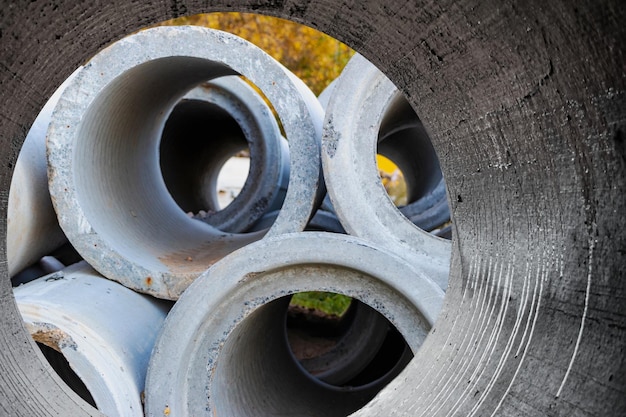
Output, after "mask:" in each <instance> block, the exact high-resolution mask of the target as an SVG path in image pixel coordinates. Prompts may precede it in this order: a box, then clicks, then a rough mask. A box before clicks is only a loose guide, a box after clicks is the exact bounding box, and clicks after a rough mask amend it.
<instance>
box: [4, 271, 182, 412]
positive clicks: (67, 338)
mask: <svg viewBox="0 0 626 417" xmlns="http://www.w3.org/2000/svg"><path fill="white" fill-rule="evenodd" d="M14 293H15V298H16V301H17V306H18V308H19V310H20V312H21V313H22V317H23V320H24V322H25V324H26V328H27V329H28V330H29V332H30V334H31V336H32V337H33V339H34V340H35V341H36V342H37V343H39V344H42V345H45V346H46V347H47V349H46V348H44V349H43V350H44V352H46V351H47V355H46V356H48V357H50V356H52V359H53V361H54V363H53V364H52V365H53V367H54V366H55V365H56V368H58V369H59V371H60V373H61V376H62V377H64V379H66V380H67V378H68V377H70V378H72V376H71V374H72V373H75V375H76V376H78V378H80V381H82V383H83V384H84V386H85V388H86V389H87V391H88V393H85V392H80V390H77V393H78V394H79V395H81V396H83V398H85V399H86V400H87V401H88V400H89V397H91V398H93V401H94V402H95V405H96V406H97V408H98V409H99V410H100V411H102V412H103V413H105V414H106V415H109V416H120V417H121V416H128V417H131V416H134V417H140V416H143V407H142V400H141V393H142V391H143V389H144V383H145V376H146V369H147V366H148V360H149V358H150V353H151V351H152V346H153V344H154V341H155V338H156V335H157V333H158V331H159V329H160V327H161V324H162V323H163V320H164V319H165V316H166V314H167V311H168V310H169V307H170V305H169V303H167V302H164V301H161V300H156V299H153V298H151V297H148V296H145V295H142V294H138V293H136V292H133V291H131V290H129V289H128V288H126V287H124V286H122V285H120V284H118V283H115V282H112V281H110V280H107V279H105V278H103V277H101V276H100V275H99V274H97V273H96V272H95V271H94V270H93V269H92V268H91V267H90V266H89V265H87V264H86V263H85V262H79V263H77V264H74V265H72V266H70V267H68V268H65V269H64V270H62V271H58V272H55V273H53V274H50V275H47V276H44V277H41V278H39V279H37V280H34V281H32V282H30V283H27V284H24V285H21V286H19V287H16V288H15V290H14ZM50 349H52V351H54V352H56V353H57V354H56V355H55V354H53V353H52V352H50ZM59 355H62V356H63V357H64V358H65V360H66V361H67V363H68V364H69V367H70V368H71V369H67V367H65V366H64V365H63V364H62V363H60V362H62V361H61V358H59ZM72 371H73V372H72ZM73 385H74V386H80V384H79V383H77V381H74V384H73ZM87 394H88V395H87Z"/></svg>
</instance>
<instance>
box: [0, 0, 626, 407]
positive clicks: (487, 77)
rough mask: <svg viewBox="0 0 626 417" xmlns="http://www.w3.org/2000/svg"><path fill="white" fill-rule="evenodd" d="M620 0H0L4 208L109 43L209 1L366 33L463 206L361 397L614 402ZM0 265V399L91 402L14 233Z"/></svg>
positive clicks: (618, 366)
mask: <svg viewBox="0 0 626 417" xmlns="http://www.w3.org/2000/svg"><path fill="white" fill-rule="evenodd" d="M622 3H623V2H622V1H619V0H596V1H584V0H568V1H564V0H554V1H550V2H545V1H512V2H502V1H495V0H449V1H445V2H426V1H421V0H416V1H411V2H407V1H399V0H388V1H385V2H380V1H363V2H354V1H347V0H337V1H333V2H329V1H320V0H310V1H274V0H258V1H253V2H251V1H249V0H208V1H196V0H180V1H175V2H155V1H147V0H136V1H132V2H129V1H127V0H110V1H109V2H107V3H106V7H103V4H100V3H97V2H93V1H87V0H74V1H56V2H54V3H51V2H50V1H45V0H34V1H32V2H12V3H9V4H7V5H6V7H4V8H3V9H2V13H0V29H1V31H2V40H1V43H2V48H0V62H1V63H2V65H0V85H1V86H2V88H0V96H1V97H2V100H0V117H2V122H1V123H0V149H1V152H0V189H2V190H3V194H2V196H3V197H2V198H0V211H1V215H0V219H6V214H7V195H6V190H8V189H9V185H10V179H11V173H12V171H13V167H15V162H16V160H17V155H18V152H19V149H20V146H21V144H22V142H23V140H24V137H25V136H26V133H27V132H28V129H29V128H30V126H31V124H32V123H33V120H34V119H35V116H36V115H37V113H38V112H39V110H40V109H41V108H42V106H43V105H44V104H45V102H46V100H47V99H48V97H50V95H51V94H52V92H53V91H54V90H55V89H56V88H57V87H58V86H59V85H60V84H61V83H62V82H63V80H64V79H65V78H67V77H68V76H69V75H70V73H71V72H72V71H73V70H74V69H75V68H77V67H78V66H79V65H81V64H82V63H84V62H86V61H87V60H88V59H89V58H90V57H91V56H93V54H95V53H96V52H97V51H98V50H99V49H100V48H102V46H103V45H108V44H110V43H112V42H114V41H116V40H117V39H120V38H121V37H122V36H124V35H126V34H128V33H134V32H135V31H138V30H139V29H141V28H142V27H145V26H147V25H151V24H154V23H157V22H160V21H163V20H166V19H169V18H174V17H180V16H182V15H188V14H193V13H200V12H212V11H218V10H219V11H223V10H230V11H243V12H251V13H263V14H270V15H275V16H278V17H282V18H285V19H291V20H295V21H298V22H302V23H305V24H307V25H309V26H311V27H315V28H317V29H319V30H321V31H323V32H326V33H328V34H329V35H331V36H334V37H335V38H337V39H339V40H340V41H342V42H344V43H346V44H347V45H349V46H350V47H352V48H354V49H355V50H357V51H358V52H359V53H361V54H362V55H363V56H365V57H366V58H368V59H369V60H370V61H371V62H372V63H373V64H375V65H376V66H377V67H378V68H379V69H380V70H381V71H383V72H384V73H385V74H386V75H387V76H388V77H389V78H390V80H392V81H393V83H394V84H395V85H396V86H397V87H398V88H399V89H400V90H401V91H402V92H403V93H404V94H405V95H406V97H407V98H408V100H409V101H410V102H411V105H412V106H413V108H414V109H415V110H416V112H417V114H419V116H420V120H421V121H422V122H423V123H424V125H425V126H426V127H427V129H428V132H429V134H430V136H431V139H432V141H433V145H434V147H435V149H436V150H437V154H438V155H439V160H440V163H441V167H442V170H443V173H444V177H445V180H446V186H447V188H448V194H449V196H450V200H449V202H450V210H451V212H452V214H453V216H454V224H453V228H454V231H453V241H452V257H451V259H452V261H451V268H450V281H449V283H450V285H449V288H448V290H447V292H446V298H445V300H444V307H443V310H442V312H441V314H440V315H439V319H438V320H437V323H436V324H435V327H434V328H433V329H432V331H431V333H430V334H429V337H428V338H427V340H426V342H425V343H424V344H423V345H422V347H421V349H420V350H419V351H418V352H417V353H416V356H415V358H414V359H413V360H412V362H411V364H410V366H409V367H407V368H406V369H405V371H404V373H403V374H402V376H401V378H396V380H394V381H392V383H391V385H390V386H388V387H387V388H385V389H384V390H383V391H381V393H380V394H379V395H378V396H377V398H375V400H374V401H373V402H372V403H370V404H369V405H368V406H366V407H365V408H364V409H363V410H360V411H359V412H358V414H357V415H359V416H377V417H378V416H389V415H391V416H402V417H418V416H423V417H431V416H478V415H482V416H511V417H527V416H533V417H534V416H551V417H569V416H572V415H576V416H614V415H616V414H619V412H620V411H621V410H624V409H626V378H625V377H624V375H626V372H625V371H624V343H623V341H624V340H626V311H625V308H626V306H625V304H624V294H625V293H626V275H625V272H626V268H625V261H624V257H623V255H622V254H623V248H624V247H625V246H626V217H624V216H623V215H620V214H621V213H625V212H626V200H625V199H624V195H626V163H625V159H624V155H626V150H625V149H626V142H625V141H626V136H625V134H624V132H626V117H625V115H624V109H625V108H626V93H625V91H626V78H624V71H623V69H624V68H625V67H626V54H625V53H624V45H626V25H624V24H623V22H624V21H625V20H626V8H624V7H623V6H622ZM181 46H183V45H181ZM3 221H4V220H3ZM3 225H4V223H1V222H0V231H1V232H2V233H6V230H5V229H4V228H3V227H4V226H3ZM4 237H5V238H6V235H5V236H4ZM4 241H5V240H4V239H2V242H4ZM500 271H502V274H501V273H500ZM0 272H1V274H2V279H1V280H0V315H1V316H2V322H1V323H0V334H1V335H0V414H2V415H10V416H15V417H32V416H45V417H52V416H59V415H63V416H77V417H78V416H80V417H82V416H86V415H100V414H99V413H97V411H95V410H94V409H93V408H91V407H87V406H86V404H85V403H84V402H82V401H77V400H76V398H75V396H74V395H71V393H70V394H68V390H67V388H66V387H64V385H63V384H60V383H59V380H58V378H53V377H51V371H50V367H49V366H48V365H46V364H45V363H44V362H42V361H41V360H40V356H36V355H35V354H34V351H33V348H34V347H33V345H32V343H29V342H28V340H29V339H30V336H29V335H28V333H27V332H26V331H25V329H24V326H23V322H22V319H21V316H20V315H19V313H18V312H17V310H16V307H15V302H14V299H13V296H12V290H11V286H10V280H9V276H8V270H7V264H6V251H5V250H2V251H0ZM174 357H177V356H174ZM413 364H415V365H413ZM425 371H427V372H425ZM323 401H325V400H323ZM161 411H162V410H161ZM160 416H162V414H160Z"/></svg>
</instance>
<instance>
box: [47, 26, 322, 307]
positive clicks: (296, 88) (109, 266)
mask: <svg viewBox="0 0 626 417" xmlns="http://www.w3.org/2000/svg"><path fill="white" fill-rule="evenodd" d="M237 73H239V74H243V75H245V76H247V77H248V79H249V80H251V81H252V82H253V83H255V84H256V85H257V86H258V87H259V88H260V89H261V90H262V91H263V92H264V93H265V95H266V96H267V97H268V99H269V100H270V101H271V102H272V103H273V105H274V108H275V109H276V111H277V112H278V115H279V117H280V118H281V121H282V124H283V126H284V129H285V132H286V136H287V139H288V140H289V146H290V155H291V164H292V165H291V175H290V180H289V188H288V191H287V195H286V197H285V202H284V204H283V209H282V210H281V212H280V214H279V216H278V218H277V220H276V222H274V225H273V226H272V229H271V230H270V231H269V233H270V234H272V233H282V232H286V231H298V230H302V229H303V228H304V227H305V226H306V223H307V221H308V219H309V217H310V215H311V212H312V210H313V208H314V206H315V204H316V201H317V199H318V195H317V187H318V178H319V176H320V162H319V132H320V130H319V129H320V123H321V107H320V105H319V103H318V101H317V99H316V98H315V97H314V96H313V94H312V93H311V92H310V90H308V89H307V88H306V87H305V86H304V84H302V82H301V81H299V80H297V79H295V77H294V76H293V75H290V73H289V71H287V70H286V69H285V68H284V67H283V66H282V65H280V64H279V63H278V62H276V61H275V60H273V59H272V58H271V57H270V56H269V55H267V54H265V53H264V52H262V51H261V50H260V49H258V48H257V47H255V46H253V45H252V44H250V43H248V42H246V41H244V40H243V39H241V38H238V37H235V36H233V35H230V34H227V33H224V32H219V31H214V30H210V29H206V28H199V27H160V28H155V29H151V30H146V31H142V32H140V33H137V34H135V35H133V36H130V37H128V38H126V39H124V40H122V41H120V42H117V43H115V44H114V45H112V46H110V47H108V48H106V49H104V50H103V51H102V52H100V53H99V54H98V55H96V56H95V57H94V58H93V59H92V60H91V61H90V62H89V63H88V64H87V65H86V66H85V69H84V70H83V71H82V72H81V73H80V74H79V75H78V76H77V77H76V79H75V80H74V81H73V82H72V84H71V85H70V86H68V88H67V90H66V91H65V93H64V94H63V96H62V97H61V99H60V100H59V104H58V106H57V108H56V110H55V116H54V120H53V121H52V123H51V125H50V129H49V133H48V161H49V180H50V192H51V195H52V196H53V201H54V203H55V208H56V210H57V213H58V215H59V222H60V224H61V227H62V228H63V230H64V231H65V233H66V235H67V237H68V239H69V240H70V241H71V242H72V244H73V245H74V247H75V248H76V249H77V250H78V252H79V253H80V254H81V255H82V256H83V257H84V258H85V259H86V260H87V261H88V262H89V263H90V264H91V265H92V266H93V267H94V268H95V269H96V270H98V271H99V272H100V273H101V274H102V275H104V276H106V277H107V278H110V279H113V280H116V281H118V282H121V283H123V284H124V285H126V286H128V287H130V288H133V289H136V290H138V291H141V292H145V293H149V294H152V295H155V296H158V297H162V298H167V299H176V298H177V297H178V296H179V295H180V294H181V292H182V291H183V290H184V289H185V288H186V287H187V286H188V285H189V283H190V282H191V281H193V279H195V278H196V277H197V276H198V275H199V274H200V273H201V272H202V271H204V270H205V269H206V268H207V267H208V266H209V265H211V264H212V263H214V262H215V261H217V260H218V259H220V258H222V257H223V256H224V255H226V254H228V253H229V252H231V251H233V250H235V249H237V248H239V247H242V246H244V245H246V244H247V243H250V242H252V241H255V240H258V239H260V238H261V237H262V236H263V233H256V234H252V233H249V234H228V233H224V232H222V231H220V230H218V229H216V228H214V227H211V226H210V225H208V224H205V223H203V222H199V221H196V220H193V219H190V218H189V217H188V216H187V215H186V214H185V212H184V211H183V210H181V209H180V207H179V206H178V205H177V204H176V202H175V201H174V200H173V199H172V198H171V196H170V194H169V192H168V191H167V188H166V186H165V184H164V181H163V179H162V176H161V173H160V167H159V158H158V143H159V137H160V133H161V130H162V128H163V125H164V123H165V120H166V118H167V115H168V114H169V112H170V111H171V109H172V108H173V107H174V105H175V104H176V103H177V102H178V101H179V100H180V99H181V97H183V96H184V95H185V94H186V93H187V91H189V90H190V89H192V88H193V87H195V86H196V85H198V84H200V83H202V82H205V81H208V80H211V79H213V78H217V77H220V76H224V75H233V74H237ZM155 85H157V86H158V88H155Z"/></svg>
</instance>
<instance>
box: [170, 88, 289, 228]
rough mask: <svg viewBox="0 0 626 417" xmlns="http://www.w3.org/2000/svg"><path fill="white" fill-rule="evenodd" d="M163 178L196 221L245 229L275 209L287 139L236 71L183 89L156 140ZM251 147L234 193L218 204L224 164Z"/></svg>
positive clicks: (284, 180) (283, 181)
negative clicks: (226, 200) (231, 198)
mask: <svg viewBox="0 0 626 417" xmlns="http://www.w3.org/2000/svg"><path fill="white" fill-rule="evenodd" d="M159 149H160V166H161V171H162V173H163V179H164V181H165V185H166V186H167V189H168V191H169V192H170V194H172V197H173V198H174V200H175V201H176V202H177V203H178V205H179V206H181V208H182V209H183V210H184V211H186V212H192V213H194V214H196V215H197V214H198V213H199V212H200V211H204V212H207V213H208V214H206V215H205V216H199V218H200V220H202V221H205V222H206V223H208V224H210V225H212V226H215V227H216V228H218V229H220V230H222V231H225V232H232V233H239V232H243V231H245V230H246V229H248V228H249V227H250V226H251V225H252V224H253V223H254V222H256V221H257V220H258V219H259V218H261V216H263V214H264V213H266V212H268V211H273V210H279V209H280V208H281V206H282V203H283V201H284V199H285V194H286V192H287V184H288V182H289V145H288V144H287V142H286V141H285V139H284V138H283V137H282V136H281V133H280V129H279V128H278V123H277V122H276V120H275V118H274V115H273V114H272V111H271V109H270V108H269V106H268V105H267V104H266V103H265V102H264V101H263V99H262V98H261V96H260V95H259V94H258V93H257V92H255V91H254V90H253V89H252V87H251V86H249V85H248V84H247V83H246V82H245V81H243V80H242V79H240V78H239V77H237V76H228V77H221V78H217V79H214V80H212V81H211V82H208V83H204V84H202V85H201V86H199V87H196V88H194V89H193V90H191V91H190V92H188V93H187V94H186V95H185V96H184V97H183V99H182V100H181V101H180V102H179V103H177V104H176V106H175V107H174V109H173V110H172V112H171V113H170V115H169V118H168V120H167V122H166V123H165V127H164V129H163V134H162V136H161V143H160V148H159ZM243 150H248V151H249V155H250V159H249V161H250V164H249V165H250V166H249V169H248V170H246V171H245V172H241V173H235V174H234V175H237V176H243V178H244V182H243V187H240V188H241V189H240V190H239V193H238V195H237V198H235V199H234V200H233V201H232V202H231V203H230V204H229V205H228V206H227V207H223V208H222V207H220V204H219V195H218V176H219V174H220V172H221V168H222V166H223V164H224V163H225V162H226V161H227V160H229V158H231V157H232V156H234V155H235V154H236V153H237V152H240V151H243Z"/></svg>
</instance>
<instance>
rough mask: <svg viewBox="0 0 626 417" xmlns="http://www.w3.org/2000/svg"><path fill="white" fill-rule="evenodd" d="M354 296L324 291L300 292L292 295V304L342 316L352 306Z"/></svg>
mask: <svg viewBox="0 0 626 417" xmlns="http://www.w3.org/2000/svg"><path fill="white" fill-rule="evenodd" d="M351 301H352V298H350V297H348V296H345V295H341V294H335V293H331V292H323V291H311V292H299V293H296V294H294V295H293V297H291V303H290V304H292V305H297V306H300V307H305V308H312V309H315V310H319V311H322V312H324V313H326V314H334V315H336V316H339V317H341V316H342V315H343V314H344V313H345V312H346V311H347V310H348V307H350V302H351Z"/></svg>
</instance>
